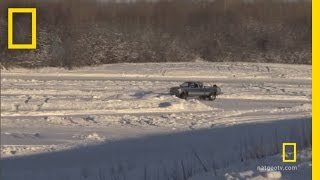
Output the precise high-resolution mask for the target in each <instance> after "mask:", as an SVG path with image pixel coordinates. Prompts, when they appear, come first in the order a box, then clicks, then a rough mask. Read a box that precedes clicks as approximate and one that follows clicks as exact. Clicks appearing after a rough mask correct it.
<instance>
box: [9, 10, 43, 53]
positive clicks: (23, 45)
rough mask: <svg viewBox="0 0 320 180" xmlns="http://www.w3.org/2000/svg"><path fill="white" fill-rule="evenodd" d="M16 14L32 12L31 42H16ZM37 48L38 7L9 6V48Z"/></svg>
mask: <svg viewBox="0 0 320 180" xmlns="http://www.w3.org/2000/svg"><path fill="white" fill-rule="evenodd" d="M14 14H31V43H14V23H13V22H14V18H13V17H14ZM36 48H37V9H36V8H8V49H36Z"/></svg>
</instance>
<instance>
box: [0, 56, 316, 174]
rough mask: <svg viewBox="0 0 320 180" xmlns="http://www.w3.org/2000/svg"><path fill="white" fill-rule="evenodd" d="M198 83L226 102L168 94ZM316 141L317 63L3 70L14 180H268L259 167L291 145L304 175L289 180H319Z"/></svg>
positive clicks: (5, 140)
mask: <svg viewBox="0 0 320 180" xmlns="http://www.w3.org/2000/svg"><path fill="white" fill-rule="evenodd" d="M192 80H195V81H204V82H205V83H209V84H217V85H218V86H220V87H221V89H222V91H223V94H222V95H221V96H218V97H217V99H216V100H215V101H213V102H212V101H205V100H199V99H197V98H195V99H193V98H189V99H187V100H183V99H179V98H177V97H174V96H171V95H169V94H168V90H169V88H170V87H172V86H178V85H179V84H181V83H182V82H183V81H192ZM310 141H311V66H309V65H287V64H286V65H284V64H254V63H252V64H251V63H206V62H197V63H159V64H157V63H149V64H110V65H102V66H97V67H85V68H81V69H74V70H64V69H58V68H42V69H34V70H28V69H10V70H2V71H1V158H2V159H1V161H2V177H3V178H2V179H5V180H7V179H8V180H9V179H10V180H20V179H27V180H38V179H39V180H42V179H65V180H71V179H90V180H101V179H114V180H131V179H132V180H136V179H137V180H141V179H156V180H157V179H182V180H186V179H188V180H198V179H199V180H200V179H201V180H205V178H207V179H210V178H211V179H212V176H214V179H230V180H231V179H241V178H242V179H246V178H247V179H250V178H251V179H259V178H260V179H263V178H264V179H266V178H267V177H268V173H260V172H257V171H256V169H255V168H256V166H259V165H263V164H268V163H269V164H270V163H271V164H272V163H273V164H277V163H278V164H280V162H281V156H280V154H279V153H280V152H281V143H282V142H296V143H297V145H298V162H297V163H294V164H293V165H297V166H299V169H298V170H297V171H295V172H294V173H288V172H281V171H280V174H281V177H282V178H284V179H293V177H310V169H311V168H310V162H311V151H310V149H305V148H308V147H310V143H311V142H310ZM299 152H303V153H299ZM300 170H301V171H300ZM274 173H275V174H277V172H274ZM299 173H302V175H301V174H300V176H299V175H298V174H299ZM248 174H249V175H248ZM269 175H270V174H269Z"/></svg>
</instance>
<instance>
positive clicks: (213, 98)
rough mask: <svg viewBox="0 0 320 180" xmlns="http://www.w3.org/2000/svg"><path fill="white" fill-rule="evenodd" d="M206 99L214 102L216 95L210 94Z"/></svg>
mask: <svg viewBox="0 0 320 180" xmlns="http://www.w3.org/2000/svg"><path fill="white" fill-rule="evenodd" d="M208 98H209V100H210V101H214V100H215V99H216V98H217V95H216V93H212V94H210V95H209V97H208Z"/></svg>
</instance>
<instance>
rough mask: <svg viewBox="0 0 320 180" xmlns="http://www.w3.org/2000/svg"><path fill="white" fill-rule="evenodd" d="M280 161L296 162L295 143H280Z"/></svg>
mask: <svg viewBox="0 0 320 180" xmlns="http://www.w3.org/2000/svg"><path fill="white" fill-rule="evenodd" d="M282 162H284V163H294V162H297V143H292V142H286V143H282Z"/></svg>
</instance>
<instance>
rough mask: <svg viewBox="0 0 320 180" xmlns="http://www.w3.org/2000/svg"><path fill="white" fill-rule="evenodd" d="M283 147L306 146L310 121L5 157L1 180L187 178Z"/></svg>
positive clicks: (269, 123) (300, 120) (308, 144)
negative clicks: (289, 143) (292, 144)
mask: <svg viewBox="0 0 320 180" xmlns="http://www.w3.org/2000/svg"><path fill="white" fill-rule="evenodd" d="M283 142H296V143H297V147H298V150H299V149H302V148H305V147H310V146H311V118H301V119H287V120H281V121H270V122H262V123H250V124H241V125H234V126H227V127H216V128H211V129H202V130H192V131H186V132H177V133H171V134H157V135H150V136H145V137H141V138H128V139H124V140H118V141H110V142H105V143H103V144H99V145H91V146H83V147H78V148H75V149H70V150H65V151H60V152H52V153H44V154H37V155H30V156H25V157H15V158H7V159H2V160H1V166H2V176H3V178H2V179H4V180H8V179H12V180H20V179H27V180H29V179H30V180H31V179H32V180H37V179H66V180H69V179H99V180H100V179H117V180H122V179H123V180H125V179H130V180H131V179H132V180H135V179H137V180H138V179H139V180H141V179H187V177H186V176H188V177H191V176H192V175H193V174H196V173H199V172H202V171H211V170H212V169H215V170H216V169H220V168H224V167H228V166H230V165H231V164H234V163H240V162H245V161H247V160H249V159H263V158H264V157H265V156H268V155H274V154H279V153H281V148H282V143H283ZM280 162H281V158H279V163H280ZM116 177H117V178H116ZM179 177H181V178H179Z"/></svg>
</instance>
